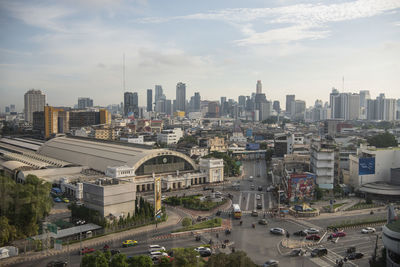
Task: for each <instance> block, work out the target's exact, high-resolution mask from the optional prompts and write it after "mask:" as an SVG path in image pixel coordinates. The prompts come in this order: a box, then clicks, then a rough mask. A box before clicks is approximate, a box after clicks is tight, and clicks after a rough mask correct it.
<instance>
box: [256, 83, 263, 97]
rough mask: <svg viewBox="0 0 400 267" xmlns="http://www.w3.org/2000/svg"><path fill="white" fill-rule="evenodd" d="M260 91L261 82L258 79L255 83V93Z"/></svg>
mask: <svg viewBox="0 0 400 267" xmlns="http://www.w3.org/2000/svg"><path fill="white" fill-rule="evenodd" d="M261 93H262V84H261V81H260V80H258V81H257V85H256V94H261Z"/></svg>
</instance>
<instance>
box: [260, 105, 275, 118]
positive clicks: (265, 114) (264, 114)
mask: <svg viewBox="0 0 400 267" xmlns="http://www.w3.org/2000/svg"><path fill="white" fill-rule="evenodd" d="M271 111H272V105H271V102H270V101H265V102H261V103H260V109H259V112H260V114H259V120H260V121H263V120H266V119H268V118H269V117H271Z"/></svg>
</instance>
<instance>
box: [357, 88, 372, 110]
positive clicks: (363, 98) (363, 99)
mask: <svg viewBox="0 0 400 267" xmlns="http://www.w3.org/2000/svg"><path fill="white" fill-rule="evenodd" d="M368 99H371V96H370V94H369V91H368V90H361V91H360V107H361V108H366V107H367V100H368Z"/></svg>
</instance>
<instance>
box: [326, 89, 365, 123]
mask: <svg viewBox="0 0 400 267" xmlns="http://www.w3.org/2000/svg"><path fill="white" fill-rule="evenodd" d="M330 103H331V118H332V119H342V120H357V119H359V118H360V95H359V94H353V93H339V91H338V90H336V89H333V90H332V93H331V94H330Z"/></svg>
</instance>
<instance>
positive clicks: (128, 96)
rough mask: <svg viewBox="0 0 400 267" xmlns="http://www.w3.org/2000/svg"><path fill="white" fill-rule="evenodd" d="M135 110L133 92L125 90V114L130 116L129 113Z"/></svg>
mask: <svg viewBox="0 0 400 267" xmlns="http://www.w3.org/2000/svg"><path fill="white" fill-rule="evenodd" d="M133 112H134V103H133V93H131V92H125V93H124V115H125V116H128V114H130V113H133Z"/></svg>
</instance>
